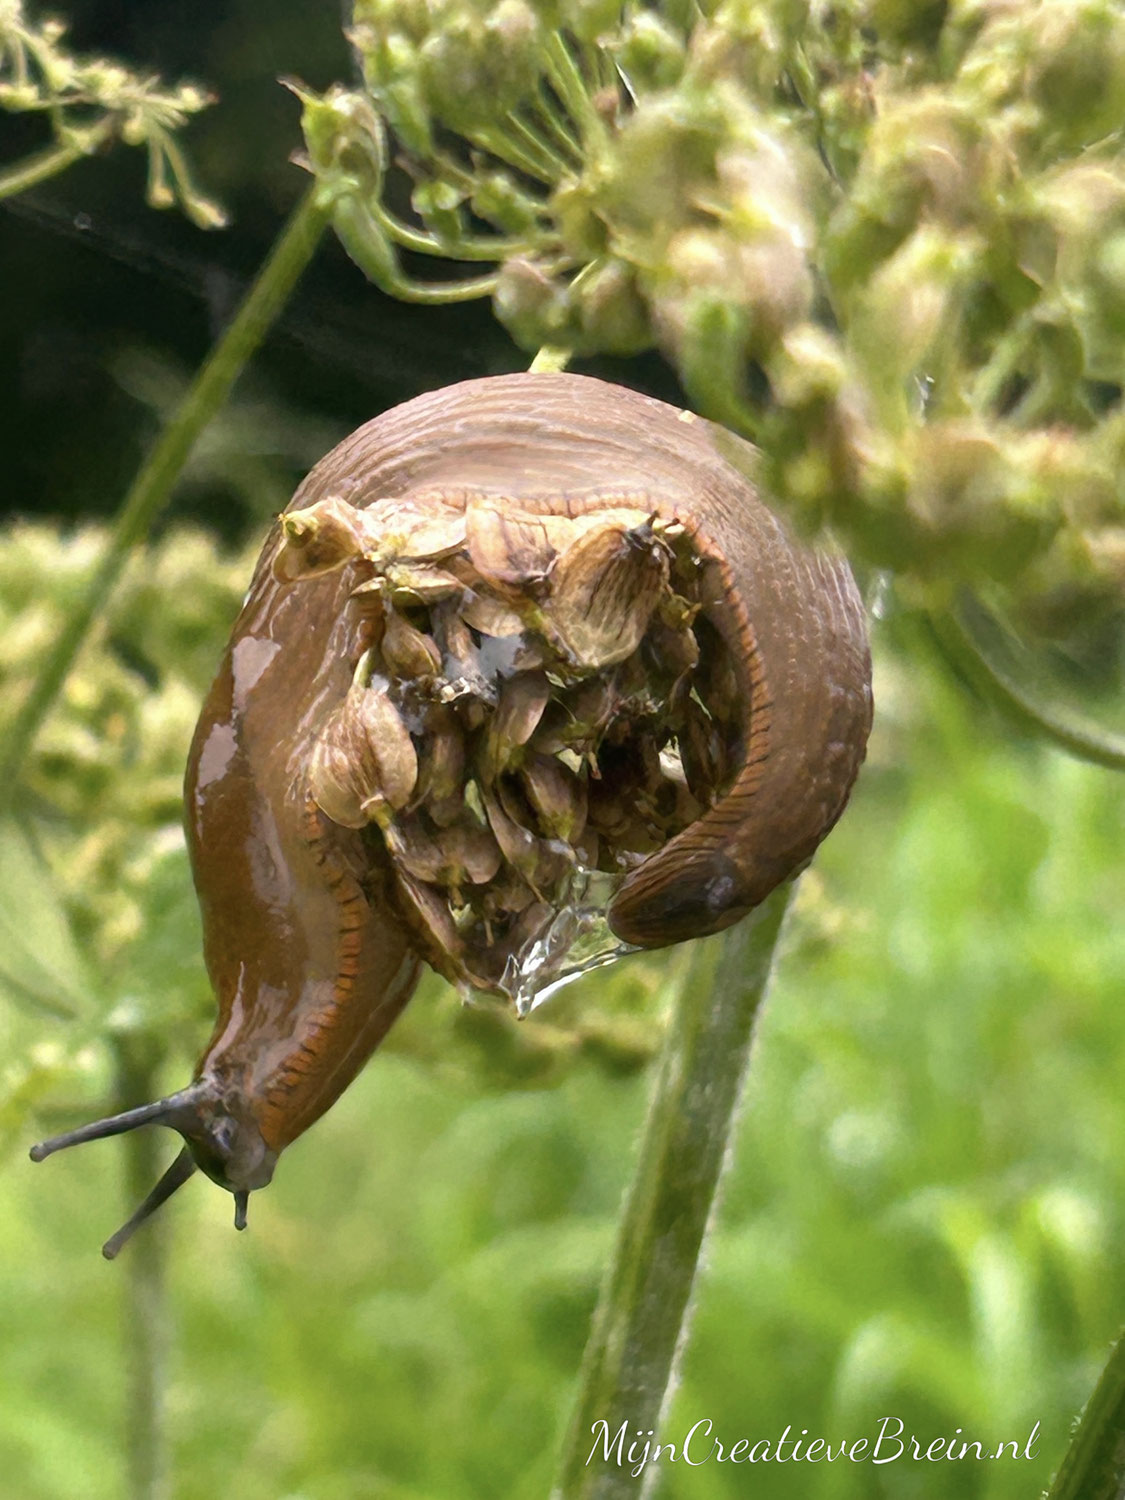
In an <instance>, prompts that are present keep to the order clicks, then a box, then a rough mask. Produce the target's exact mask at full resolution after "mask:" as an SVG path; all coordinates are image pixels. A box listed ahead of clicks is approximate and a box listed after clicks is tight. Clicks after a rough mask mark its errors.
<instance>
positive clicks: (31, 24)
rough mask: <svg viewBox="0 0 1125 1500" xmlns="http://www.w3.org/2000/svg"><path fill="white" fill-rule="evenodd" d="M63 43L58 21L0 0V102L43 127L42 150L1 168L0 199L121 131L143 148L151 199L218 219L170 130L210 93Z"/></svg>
mask: <svg viewBox="0 0 1125 1500" xmlns="http://www.w3.org/2000/svg"><path fill="white" fill-rule="evenodd" d="M65 42H66V26H65V24H64V22H62V21H60V20H57V19H55V18H54V17H49V18H47V19H46V20H42V21H33V20H32V19H30V18H29V17H28V16H27V15H25V13H24V7H23V4H22V0H0V110H7V111H9V112H11V113H16V114H26V113H33V114H38V115H42V116H43V117H44V119H45V120H46V121H47V123H48V125H49V128H50V142H49V144H48V145H46V146H45V148H44V149H43V150H42V151H39V152H37V153H35V154H34V155H31V156H29V157H26V158H24V159H23V160H21V161H17V162H14V163H9V164H8V165H6V166H5V167H3V168H0V198H7V197H11V196H12V195H13V194H15V193H19V192H23V191H24V190H25V189H26V188H29V187H33V186H34V185H35V184H36V183H39V182H43V181H44V180H45V179H46V178H48V177H53V176H55V175H56V174H57V173H59V172H62V171H65V169H66V168H67V167H68V166H70V165H71V164H72V163H73V162H76V161H78V160H79V159H80V158H81V157H83V156H91V155H93V153H94V152H95V151H98V150H100V149H102V148H103V147H105V146H106V145H108V144H109V143H111V142H113V141H117V140H120V141H123V142H124V143H125V144H126V145H128V146H143V147H144V148H145V151H146V154H147V156H148V183H147V187H146V198H147V200H148V202H149V204H150V205H151V207H153V208H171V207H172V206H173V204H179V206H180V207H181V208H182V209H183V211H184V213H185V214H187V216H188V218H190V219H191V220H192V221H193V222H194V223H196V224H198V225H199V226H200V228H201V229H215V228H218V227H219V226H220V225H222V224H223V223H225V222H226V217H225V215H224V213H223V211H222V209H221V208H220V207H219V206H218V204H217V203H215V202H214V201H213V200H212V199H210V198H207V197H205V196H204V194H203V193H201V192H200V191H199V189H198V187H196V185H195V183H194V181H193V179H192V174H191V169H190V167H189V166H188V162H187V158H186V156H185V155H184V152H183V149H182V148H181V146H180V144H179V142H178V141H177V139H176V135H177V132H179V131H180V130H182V129H183V127H184V126H185V125H186V124H187V123H188V121H189V120H190V118H191V117H192V116H193V115H196V114H198V113H199V111H200V110H202V109H205V108H206V107H207V105H209V104H210V103H212V102H213V101H212V99H211V96H210V95H209V94H208V93H207V92H206V91H205V90H203V89H201V88H198V87H197V86H196V85H195V84H192V83H181V84H176V85H168V84H165V83H163V82H162V81H161V80H160V79H159V78H157V77H155V76H154V75H151V74H141V73H137V72H134V71H132V70H131V69H130V68H127V67H125V66H124V65H123V64H121V63H119V62H114V61H111V60H110V59H109V58H104V57H77V56H75V55H74V54H72V53H71V52H69V51H68V50H67V48H66V45H65Z"/></svg>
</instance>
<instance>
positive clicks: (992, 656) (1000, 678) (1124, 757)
mask: <svg viewBox="0 0 1125 1500" xmlns="http://www.w3.org/2000/svg"><path fill="white" fill-rule="evenodd" d="M930 620H931V624H932V626H933V630H934V634H935V635H936V636H937V638H938V640H939V641H940V643H941V645H942V646H943V647H944V649H945V650H946V651H947V652H948V653H949V655H950V656H951V657H952V658H953V660H954V661H956V662H957V663H958V664H959V665H960V666H961V667H962V668H963V669H964V671H965V672H967V673H968V675H969V676H970V677H971V678H972V680H973V681H974V682H975V683H977V685H978V686H979V687H980V688H981V689H982V690H983V691H984V692H985V693H987V694H988V695H989V696H991V697H993V698H995V699H996V700H997V701H998V702H999V703H1000V704H1001V705H1002V706H1003V707H1004V708H1005V709H1006V710H1007V711H1008V713H1009V714H1010V715H1012V717H1013V718H1015V719H1017V720H1018V721H1019V722H1020V723H1021V724H1022V725H1023V726H1024V727H1025V728H1026V729H1030V730H1032V731H1033V732H1035V733H1037V734H1040V735H1042V736H1043V737H1044V738H1045V739H1047V740H1050V741H1051V742H1052V743H1053V744H1055V745H1058V746H1059V748H1060V749H1062V750H1066V751H1068V752H1069V753H1070V754H1071V755H1076V756H1078V757H1079V758H1080V759H1081V760H1088V761H1090V762H1091V763H1092V764H1094V765H1096V766H1105V767H1106V768H1107V770H1110V771H1125V735H1121V734H1117V733H1115V732H1114V731H1113V730H1112V729H1106V728H1103V727H1102V726H1101V725H1098V724H1095V723H1093V721H1092V720H1089V719H1086V718H1082V717H1080V716H1079V715H1078V714H1076V713H1073V712H1070V711H1068V710H1067V709H1066V708H1065V707H1060V706H1059V705H1058V704H1054V703H1050V702H1048V701H1047V700H1046V699H1045V698H1043V697H1042V696H1041V695H1040V694H1039V693H1038V692H1037V690H1036V688H1035V685H1034V684H1033V683H1032V682H1030V681H1029V682H1021V681H1020V680H1019V679H1018V677H1017V675H1016V672H1015V671H1013V669H1012V668H1011V666H1010V665H1009V664H1008V663H1006V662H1004V661H1002V660H1001V658H1000V656H999V654H998V653H997V651H996V650H995V648H994V646H993V645H992V644H991V643H990V642H989V640H988V639H986V637H985V635H984V634H983V633H982V631H981V630H980V628H979V626H978V624H977V623H976V622H974V619H973V616H972V612H971V609H970V608H969V606H968V605H967V604H966V602H965V601H962V603H961V604H960V605H957V606H954V607H953V608H952V609H949V610H947V611H945V612H943V613H941V614H939V613H937V612H934V613H933V614H931V616H930Z"/></svg>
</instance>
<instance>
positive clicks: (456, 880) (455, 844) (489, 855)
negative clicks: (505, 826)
mask: <svg viewBox="0 0 1125 1500" xmlns="http://www.w3.org/2000/svg"><path fill="white" fill-rule="evenodd" d="M384 837H385V838H386V842H387V848H388V849H389V850H390V851H391V854H392V855H393V856H394V858H395V862H396V863H397V864H398V865H400V866H401V867H402V868H403V869H404V870H406V871H407V872H408V873H409V874H411V875H413V876H415V877H416V879H418V880H425V881H428V882H429V883H431V884H437V885H445V886H450V887H451V888H452V889H453V890H455V891H459V890H460V888H461V886H463V885H465V884H466V883H467V884H469V885H485V884H487V882H488V881H490V880H491V879H492V878H493V876H494V875H495V874H496V872H497V871H498V870H499V868H500V864H501V860H502V855H501V853H500V846H499V844H497V842H496V840H495V838H494V837H493V836H492V834H491V832H490V831H489V830H488V829H487V828H481V827H480V826H479V825H478V824H475V823H470V822H465V821H462V822H460V823H455V824H453V825H452V826H451V827H449V828H440V829H438V830H437V831H436V832H433V833H431V832H430V831H429V830H428V829H427V828H426V827H425V826H424V824H423V822H422V820H421V819H420V818H419V817H417V816H415V817H407V818H396V819H395V821H394V823H393V824H392V825H391V826H390V827H389V828H388V829H387V830H386V833H385V835H384Z"/></svg>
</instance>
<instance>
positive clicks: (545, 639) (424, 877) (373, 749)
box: [277, 497, 738, 1004]
mask: <svg viewBox="0 0 1125 1500" xmlns="http://www.w3.org/2000/svg"><path fill="white" fill-rule="evenodd" d="M282 524H283V530H284V543H283V546H282V548H281V549H280V552H279V555H278V563H277V570H278V572H279V574H280V576H282V577H284V578H287V579H290V580H293V581H300V580H301V579H303V578H308V577H313V576H315V575H316V574H318V573H320V572H323V571H325V570H326V569H328V568H341V567H345V566H348V565H351V566H352V567H353V568H354V569H355V572H356V576H357V578H358V579H359V581H358V583H357V584H356V586H355V587H354V588H353V589H352V591H351V599H352V608H353V609H356V610H358V611H360V612H362V613H363V614H364V617H365V620H366V622H367V627H368V633H367V635H366V637H365V639H366V640H367V641H368V642H369V643H370V644H369V647H368V650H367V652H366V655H365V656H364V658H363V660H362V661H361V663H360V664H359V666H358V668H357V670H356V679H355V683H354V685H353V687H352V689H351V691H350V692H349V694H348V696H347V698H346V699H345V700H344V702H343V703H342V704H341V705H340V706H339V707H338V708H337V709H336V710H335V712H334V713H333V714H332V715H331V716H330V718H329V719H328V721H327V722H326V724H325V726H324V728H323V729H322V731H321V734H320V737H319V740H318V743H317V747H316V751H315V754H314V756H313V761H312V766H311V771H310V776H311V785H312V792H313V796H314V797H315V799H316V801H317V803H318V805H319V806H320V808H321V809H322V810H323V811H324V813H325V814H326V815H327V816H328V817H329V818H331V819H333V820H334V821H336V822H338V823H340V824H342V825H343V826H345V827H348V828H365V829H367V830H368V832H367V834H366V837H368V838H371V839H375V840H378V841H379V843H380V844H381V846H382V848H383V849H384V850H385V853H386V855H387V856H388V857H389V860H390V863H391V866H392V869H393V870H394V872H395V876H396V879H397V882H398V889H399V896H400V900H401V904H402V909H403V913H404V917H405V920H407V921H408V922H409V923H410V924H411V926H412V927H413V929H414V932H415V935H416V938H417V941H418V944H419V947H420V949H421V950H422V951H423V952H424V953H425V954H426V956H427V957H428V958H429V960H430V962H431V963H432V964H433V965H434V967H435V968H436V969H438V971H439V972H440V973H442V974H444V975H446V976H447V977H448V978H450V979H451V980H453V981H454V982H455V983H458V984H459V985H461V986H462V987H472V988H477V989H484V990H489V991H493V992H496V993H501V994H508V995H511V996H513V997H514V998H516V999H517V1002H518V1003H521V1004H526V1003H527V1002H528V1001H529V1000H530V998H531V996H532V995H533V994H534V993H535V992H536V991H538V990H539V989H541V988H543V987H545V986H546V985H548V984H550V983H551V982H553V981H554V980H555V979H557V978H558V977H560V975H563V974H565V973H567V972H569V971H572V970H574V969H576V968H580V967H587V966H589V964H591V963H594V962H597V961H599V960H600V959H604V957H605V955H606V953H607V952H608V951H610V950H611V949H616V948H617V946H618V945H617V942H616V939H614V938H613V937H612V934H610V933H609V932H608V929H606V928H605V926H604V922H601V919H600V918H601V912H602V911H603V910H604V907H605V905H606V902H607V900H608V897H609V896H610V895H611V894H612V891H613V889H614V888H615V886H616V885H617V884H619V883H620V881H621V879H622V878H623V877H624V875H625V873H626V872H628V871H629V870H630V869H632V868H633V867H635V866H636V865H637V864H638V863H639V862H640V861H642V860H643V859H644V858H645V857H646V856H647V855H648V854H650V853H651V852H652V851H653V850H655V849H658V848H660V847H661V846H662V845H663V844H664V843H666V842H667V840H668V839H669V838H671V837H673V836H674V835H675V834H676V833H678V832H679V831H680V830H681V829H682V828H684V827H686V826H687V825H688V824H689V823H691V822H693V821H694V820H695V819H697V818H698V817H699V816H700V814H701V812H702V811H703V809H704V808H705V807H706V806H707V805H709V803H710V802H712V801H713V800H714V798H715V797H716V796H718V795H719V794H721V793H722V791H723V790H725V788H726V786H727V784H728V783H729V781H730V778H731V776H732V774H733V769H734V767H735V765H736V762H737V753H736V752H737V737H738V729H737V725H736V717H737V702H738V699H737V692H736V681H735V674H734V668H733V664H732V663H731V661H730V658H729V653H728V652H727V649H726V647H725V645H724V644H723V641H722V639H721V637H720V635H719V633H718V631H717V630H716V629H715V628H714V626H713V625H712V624H711V623H710V621H709V619H708V617H707V615H706V612H705V611H704V610H703V609H702V606H701V601H700V599H699V597H698V589H699V578H700V574H701V570H700V569H699V567H698V558H697V556H696V554H695V553H694V551H693V548H692V544H691V542H690V539H689V538H688V536H687V535H686V533H685V531H684V528H683V527H681V526H678V525H676V524H674V523H673V524H669V523H667V522H664V521H659V520H657V519H656V518H655V517H654V516H653V515H652V513H651V508H647V507H645V506H643V505H641V504H631V503H625V502H623V501H622V500H621V499H620V497H607V500H606V503H605V504H604V506H601V507H594V508H591V509H590V510H588V511H585V512H583V513H581V514H579V515H576V516H570V515H565V514H561V515H560V514H554V513H549V512H546V511H544V512H542V513H540V512H532V511H525V510H523V509H521V508H520V507H519V506H518V505H515V504H512V503H510V502H501V501H498V500H496V499H492V498H481V499H479V500H471V501H470V502H469V503H468V504H467V506H466V507H465V509H464V510H455V509H454V508H452V507H451V506H450V505H448V504H447V503H445V502H444V501H441V502H438V501H436V500H435V501H431V500H430V499H429V498H428V497H427V499H426V500H424V501H415V500H394V501H384V502H377V503H376V504H375V505H373V506H371V507H369V508H367V509H365V510H358V509H356V508H354V507H352V506H350V505H349V504H348V503H347V502H346V501H344V500H340V499H336V498H332V499H328V500H324V501H320V502H318V503H317V504H316V505H313V506H310V507H308V508H307V509H305V510H298V511H294V512H290V513H288V514H287V515H286V516H285V517H283V521H282ZM704 643H705V644H706V649H705V650H701V645H703V644H704ZM572 944H577V945H578V946H577V948H576V950H575V956H574V957H572V958H568V957H567V954H568V950H569V949H570V947H571V946H572Z"/></svg>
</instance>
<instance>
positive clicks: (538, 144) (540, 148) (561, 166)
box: [506, 111, 567, 182]
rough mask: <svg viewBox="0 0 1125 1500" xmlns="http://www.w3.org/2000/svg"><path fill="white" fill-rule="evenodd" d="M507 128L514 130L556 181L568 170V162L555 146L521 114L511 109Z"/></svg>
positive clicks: (525, 148) (525, 147)
mask: <svg viewBox="0 0 1125 1500" xmlns="http://www.w3.org/2000/svg"><path fill="white" fill-rule="evenodd" d="M506 123H507V128H508V129H509V130H511V131H513V132H514V133H515V135H516V137H517V138H518V139H519V141H520V142H521V143H522V145H523V148H524V150H525V151H528V152H530V153H531V155H532V156H534V157H537V158H538V160H539V161H541V162H542V163H543V165H544V167H546V168H547V169H548V170H549V171H550V172H551V173H552V175H553V179H554V181H556V182H557V181H558V180H559V178H560V177H562V176H564V175H565V174H566V171H567V163H566V162H565V161H564V160H563V159H562V157H561V156H560V155H559V153H558V152H557V151H556V150H555V148H554V146H553V145H551V144H550V143H549V142H548V141H546V140H544V138H543V137H542V136H541V135H540V134H539V132H538V131H537V130H536V129H534V127H533V126H531V125H530V124H528V122H527V121H526V120H521V119H520V117H519V115H517V114H514V113H512V112H511V111H509V113H508V115H507V117H506Z"/></svg>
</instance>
